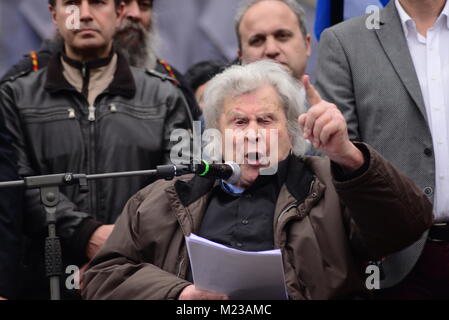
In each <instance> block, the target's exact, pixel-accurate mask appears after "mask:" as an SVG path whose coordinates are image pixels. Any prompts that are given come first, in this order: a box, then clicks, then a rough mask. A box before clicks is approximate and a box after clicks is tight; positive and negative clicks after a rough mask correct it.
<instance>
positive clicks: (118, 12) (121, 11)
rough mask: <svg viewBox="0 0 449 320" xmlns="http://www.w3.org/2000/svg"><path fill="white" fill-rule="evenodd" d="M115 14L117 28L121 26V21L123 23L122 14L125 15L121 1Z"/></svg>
mask: <svg viewBox="0 0 449 320" xmlns="http://www.w3.org/2000/svg"><path fill="white" fill-rule="evenodd" d="M116 13H117V23H116V27H117V28H118V27H120V25H121V24H122V21H123V18H124V15H123V14H124V13H125V4H124V3H123V1H121V2H120V5H119V6H118V7H117V9H116Z"/></svg>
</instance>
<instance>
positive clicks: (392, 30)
mask: <svg viewBox="0 0 449 320" xmlns="http://www.w3.org/2000/svg"><path fill="white" fill-rule="evenodd" d="M375 32H376V34H377V37H378V39H379V42H380V44H381V46H382V47H383V49H384V50H385V53H386V54H387V56H388V58H389V59H390V61H391V64H392V65H393V67H394V69H395V70H396V72H397V74H398V76H399V78H400V79H401V81H402V83H403V84H404V87H405V88H406V90H407V91H408V93H409V94H410V96H411V97H412V99H413V101H414V102H415V103H416V105H417V107H418V109H419V110H420V112H421V114H422V116H423V117H424V119H426V120H427V112H426V107H425V105H424V99H423V97H422V93H421V87H420V85H419V81H418V77H417V75H416V71H415V66H414V64H413V60H412V56H411V54H410V50H409V48H408V44H407V40H406V38H405V36H404V30H403V28H402V23H401V18H400V17H399V13H398V10H397V9H396V5H395V1H390V2H389V3H388V5H387V6H386V7H385V8H383V9H382V11H381V12H380V28H379V29H376V30H375Z"/></svg>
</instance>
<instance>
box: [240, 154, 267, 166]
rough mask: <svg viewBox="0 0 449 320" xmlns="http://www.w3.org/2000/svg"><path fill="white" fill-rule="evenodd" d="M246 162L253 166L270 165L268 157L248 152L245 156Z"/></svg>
mask: <svg viewBox="0 0 449 320" xmlns="http://www.w3.org/2000/svg"><path fill="white" fill-rule="evenodd" d="M245 160H246V161H245V162H246V163H247V164H249V165H251V166H265V165H268V163H269V159H268V157H267V156H265V155H264V154H262V153H260V152H248V153H247V154H246V155H245Z"/></svg>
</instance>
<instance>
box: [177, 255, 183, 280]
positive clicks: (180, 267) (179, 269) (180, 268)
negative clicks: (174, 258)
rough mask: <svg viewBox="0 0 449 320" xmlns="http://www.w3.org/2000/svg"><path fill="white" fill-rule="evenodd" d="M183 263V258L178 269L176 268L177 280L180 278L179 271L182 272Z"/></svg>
mask: <svg viewBox="0 0 449 320" xmlns="http://www.w3.org/2000/svg"><path fill="white" fill-rule="evenodd" d="M183 263H184V258H182V259H181V261H180V262H179V267H178V274H177V275H176V276H177V277H178V278H179V277H180V276H181V271H182V265H183Z"/></svg>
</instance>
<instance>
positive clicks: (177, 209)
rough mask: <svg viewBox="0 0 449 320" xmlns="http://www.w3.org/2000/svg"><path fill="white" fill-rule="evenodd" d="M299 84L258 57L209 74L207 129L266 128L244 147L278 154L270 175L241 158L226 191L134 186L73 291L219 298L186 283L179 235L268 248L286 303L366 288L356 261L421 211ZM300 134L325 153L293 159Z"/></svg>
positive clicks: (425, 214)
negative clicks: (276, 261) (280, 271)
mask: <svg viewBox="0 0 449 320" xmlns="http://www.w3.org/2000/svg"><path fill="white" fill-rule="evenodd" d="M299 86H300V84H299V83H298V81H297V80H295V79H294V78H293V77H292V76H291V75H290V74H289V73H288V71H286V70H285V69H284V67H282V66H281V65H279V64H277V63H275V62H269V61H258V62H254V63H251V64H248V65H245V66H233V67H231V68H229V69H228V70H226V71H224V72H223V73H221V74H219V75H218V76H216V77H215V78H214V79H213V80H212V81H211V82H210V85H209V86H208V87H207V89H206V92H205V96H204V98H205V113H204V115H205V119H206V124H207V126H208V127H209V128H212V127H214V128H216V129H218V130H219V131H220V132H221V133H222V134H223V135H224V134H225V132H227V133H229V132H230V130H231V132H232V131H235V132H247V131H250V130H253V131H257V130H259V131H263V130H266V129H274V130H269V132H270V134H267V135H266V136H265V137H264V139H262V137H263V135H260V136H259V135H257V134H256V135H251V134H248V135H246V136H245V139H244V145H245V148H243V150H248V148H249V147H250V145H251V144H252V143H254V141H252V140H258V139H259V138H260V139H261V140H262V141H264V142H265V144H266V145H265V146H264V148H261V149H260V150H262V149H263V150H264V151H266V152H267V154H268V153H274V154H276V155H277V156H276V159H274V160H273V159H272V160H271V161H272V162H276V167H277V170H276V173H274V174H272V175H263V174H261V173H262V172H263V170H262V169H264V167H266V166H271V167H273V164H274V163H264V162H263V161H261V160H260V159H259V157H258V156H251V154H250V153H249V152H247V153H245V154H243V155H242V157H241V158H243V160H244V163H241V164H240V166H241V176H240V181H239V182H238V183H236V184H235V185H229V184H227V183H226V182H224V181H215V180H213V179H211V178H205V177H200V176H194V177H192V176H184V177H180V178H176V179H174V180H172V181H158V182H156V183H153V184H152V185H150V186H148V187H146V188H145V189H143V190H141V191H140V192H138V193H137V194H136V195H135V196H134V197H133V198H131V199H130V200H129V201H128V203H127V205H126V207H125V209H124V211H123V214H122V215H121V217H120V218H119V220H118V221H117V223H116V227H115V228H114V231H113V233H112V235H111V236H110V238H109V239H108V241H107V243H106V244H105V246H104V247H103V249H102V250H101V251H100V252H99V254H98V255H97V256H96V257H95V258H94V260H93V261H92V262H91V264H90V268H89V270H88V271H87V273H86V275H85V280H84V281H85V283H84V288H83V296H84V297H85V298H87V299H226V298H228V297H227V296H226V295H224V294H222V293H220V292H209V291H204V290H200V289H198V288H196V287H195V285H194V284H193V283H192V281H191V279H192V276H191V270H190V266H189V258H188V255H187V250H186V244H185V240H184V239H185V238H184V236H187V235H189V234H190V233H195V234H197V235H200V236H202V237H204V238H207V239H209V240H212V241H215V242H218V243H221V244H224V245H226V246H229V247H234V248H236V249H240V250H247V251H259V250H268V249H273V248H279V249H280V250H281V252H282V259H283V265H284V272H285V282H286V287H287V291H288V295H289V297H290V298H291V299H331V298H351V297H355V296H356V295H358V294H359V293H361V292H363V291H364V289H365V290H366V288H364V285H365V279H364V277H366V274H365V270H364V268H363V266H364V262H366V261H368V260H371V259H373V260H374V259H380V258H381V257H383V256H385V255H388V254H390V253H392V252H394V251H397V250H400V249H402V248H404V247H406V246H407V245H410V244H411V243H413V242H414V241H416V240H417V239H418V238H419V237H420V236H421V234H422V233H423V232H424V230H426V228H428V227H429V226H430V225H431V223H432V218H431V205H430V203H429V202H428V200H427V198H426V197H425V196H424V195H423V194H422V193H421V191H420V190H419V189H418V188H417V187H416V186H415V185H414V183H413V182H412V181H411V180H409V179H408V178H406V177H405V176H403V175H402V174H400V173H399V172H398V171H397V170H396V169H395V168H394V167H393V166H392V165H391V164H390V163H389V162H387V161H386V160H385V159H383V158H382V157H381V156H380V155H379V154H378V153H377V152H376V151H375V150H373V149H372V148H371V147H369V146H368V145H366V144H362V143H352V142H351V141H350V140H349V139H348V135H347V128H346V122H345V120H344V118H343V116H342V115H341V113H340V112H339V111H338V109H337V107H336V106H335V105H332V104H330V103H327V102H325V101H323V100H322V99H321V98H320V96H319V94H318V93H317V91H315V89H314V88H313V86H312V85H311V84H310V83H309V82H308V81H307V79H306V81H305V86H306V88H305V89H306V92H307V96H308V99H309V102H310V104H311V105H312V107H311V108H310V109H309V111H308V112H307V113H304V112H305V108H304V104H305V101H304V99H303V98H302V95H301V94H300V87H299ZM301 131H302V132H303V134H301V133H300V132H301ZM273 132H274V133H276V136H273ZM274 138H276V139H277V141H278V144H277V148H276V150H273V149H272V144H271V143H270V141H271V139H274ZM223 139H224V138H223ZM304 139H308V140H310V141H311V142H312V143H313V144H314V145H315V147H317V148H319V149H320V150H321V151H322V152H323V153H325V154H327V155H328V158H318V157H306V156H303V155H302V152H303V149H304V147H303V144H304ZM234 142H235V140H234ZM229 150H234V151H233V152H235V150H239V148H227V149H224V153H225V154H224V157H225V158H229V154H226V152H229ZM240 150H241V149H240ZM256 153H259V150H257V151H256ZM251 158H252V159H251ZM251 160H252V161H251ZM254 268H257V266H254ZM217 272H218V270H217Z"/></svg>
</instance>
